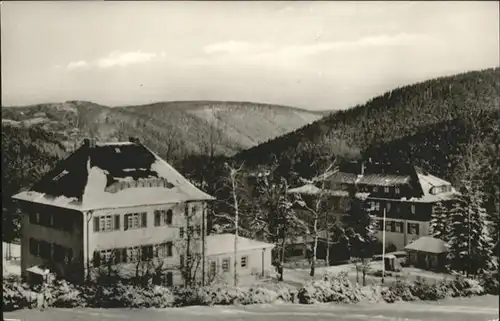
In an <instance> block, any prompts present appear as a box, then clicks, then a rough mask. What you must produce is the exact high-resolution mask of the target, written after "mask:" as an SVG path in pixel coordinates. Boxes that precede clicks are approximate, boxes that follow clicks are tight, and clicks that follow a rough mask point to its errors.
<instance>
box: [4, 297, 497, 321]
mask: <svg viewBox="0 0 500 321" xmlns="http://www.w3.org/2000/svg"><path fill="white" fill-rule="evenodd" d="M498 317H499V316H498V296H482V297H473V298H455V299H447V300H443V301H439V302H412V303H404V302H400V303H393V304H387V303H362V304H352V305H346V304H318V305H297V304H294V305H291V304H281V305H253V306H215V307H187V308H169V309H142V310H129V309H85V308H81V309H48V310H46V311H40V310H20V311H15V312H9V313H5V314H4V320H5V319H18V320H23V321H28V320H37V321H63V320H64V321H66V320H75V321H76V320H78V321H84V320H99V321H112V320H114V321H115V320H122V321H132V320H148V321H160V320H161V321H165V320H167V321H168V320H172V321H195V320H196V321H197V320H200V318H203V320H204V321H216V320H234V321H299V320H311V321H327V320H328V321H348V320H349V321H366V320H379V321H396V320H398V321H403V320H405V321H475V320H477V321H488V320H494V319H498Z"/></svg>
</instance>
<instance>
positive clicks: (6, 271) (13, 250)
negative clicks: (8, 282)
mask: <svg viewBox="0 0 500 321" xmlns="http://www.w3.org/2000/svg"><path fill="white" fill-rule="evenodd" d="M8 247H9V244H8V243H5V242H2V266H3V276H7V275H11V274H14V275H21V246H20V245H19V244H10V255H11V257H12V259H11V260H8V261H7V260H6V255H7V251H8Z"/></svg>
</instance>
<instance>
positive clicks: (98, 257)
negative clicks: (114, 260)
mask: <svg viewBox="0 0 500 321" xmlns="http://www.w3.org/2000/svg"><path fill="white" fill-rule="evenodd" d="M93 265H94V266H99V265H101V253H99V251H94V264H93Z"/></svg>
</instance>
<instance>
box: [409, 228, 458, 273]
mask: <svg viewBox="0 0 500 321" xmlns="http://www.w3.org/2000/svg"><path fill="white" fill-rule="evenodd" d="M404 249H405V251H406V252H407V253H408V265H412V266H415V267H418V268H422V269H427V270H437V271H440V270H443V269H444V267H445V265H446V255H447V253H448V246H447V244H446V242H444V241H443V240H440V239H437V238H434V237H432V236H422V237H420V238H418V239H417V240H415V241H413V242H411V243H410V244H408V245H407V246H406V247H405V248H404Z"/></svg>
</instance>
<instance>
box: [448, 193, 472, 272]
mask: <svg viewBox="0 0 500 321" xmlns="http://www.w3.org/2000/svg"><path fill="white" fill-rule="evenodd" d="M468 225H469V222H468V216H467V210H466V209H465V208H464V203H463V202H461V201H459V202H456V203H454V204H453V207H452V209H451V211H450V230H449V232H448V247H449V252H448V268H449V269H450V270H454V271H461V272H465V271H466V266H467V260H468V239H469V238H468V237H469V231H468Z"/></svg>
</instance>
